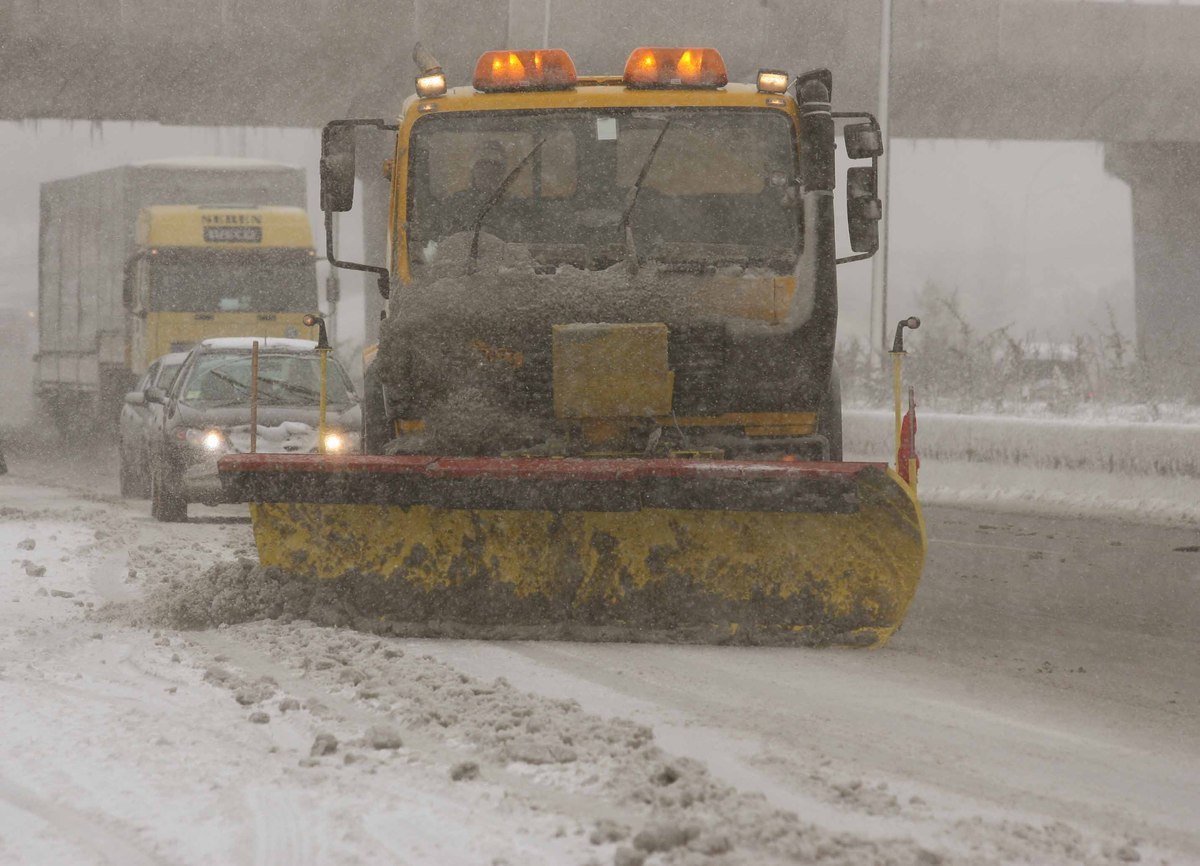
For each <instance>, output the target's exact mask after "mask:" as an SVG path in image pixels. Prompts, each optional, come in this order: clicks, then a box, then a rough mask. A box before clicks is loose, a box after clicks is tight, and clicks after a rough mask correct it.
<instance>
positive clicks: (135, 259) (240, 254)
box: [124, 205, 317, 374]
mask: <svg viewBox="0 0 1200 866" xmlns="http://www.w3.org/2000/svg"><path fill="white" fill-rule="evenodd" d="M314 261H315V252H314V249H313V238H312V229H311V227H310V225H309V221H308V215H307V214H306V213H305V212H304V211H303V210H302V209H301V208H298V207H280V206H273V205H264V206H247V207H218V206H206V205H156V206H152V207H148V208H143V209H142V211H141V213H140V214H139V216H138V223H137V247H136V252H135V253H134V255H133V256H132V257H131V259H130V260H129V263H128V265H127V267H126V275H125V282H124V303H125V306H126V308H127V309H128V310H129V313H130V321H129V330H128V334H129V370H130V371H131V372H132V373H134V374H141V373H144V372H145V371H146V368H147V367H148V366H149V364H150V362H151V361H153V360H154V359H155V358H157V357H159V356H160V355H165V354H167V353H168V352H182V351H186V350H187V349H189V348H191V347H192V346H194V345H195V344H196V343H198V342H200V341H201V340H203V339H205V338H207V337H217V336H220V337H249V336H267V337H297V336H300V334H301V329H303V328H304V323H303V319H304V315H305V313H307V312H311V311H312V310H313V309H315V308H316V306H317V282H316V273H315V265H314Z"/></svg>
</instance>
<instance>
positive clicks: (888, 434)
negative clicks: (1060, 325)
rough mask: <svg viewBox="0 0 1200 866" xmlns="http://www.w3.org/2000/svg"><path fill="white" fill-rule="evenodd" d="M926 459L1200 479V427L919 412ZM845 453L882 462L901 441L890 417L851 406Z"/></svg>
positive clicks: (845, 426)
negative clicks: (879, 459) (897, 441)
mask: <svg viewBox="0 0 1200 866" xmlns="http://www.w3.org/2000/svg"><path fill="white" fill-rule="evenodd" d="M917 420H918V426H917V452H918V453H919V454H920V455H921V457H922V459H935V460H937V459H940V460H966V461H971V462H986V463H1005V464H1014V465H1019V466H1029V467H1037V468H1044V469H1076V470H1078V469H1084V470H1094V471H1100V472H1110V473H1124V474H1130V475H1158V476H1162V475H1168V476H1170V475H1184V476H1189V477H1193V478H1196V477H1200V425H1193V424H1174V423H1171V424H1166V423H1157V424H1154V423H1149V424H1148V423H1139V422H1133V421H1125V422H1121V421H1112V420H1099V419H1061V418H1059V419H1051V418H1012V417H1005V416H998V415H952V414H945V413H940V412H922V411H921V410H920V409H919V408H918V410H917ZM843 429H844V436H845V440H844V441H845V448H846V450H847V451H848V452H854V453H856V454H869V455H874V456H875V457H876V458H884V457H887V456H889V455H891V453H892V450H893V448H894V447H895V445H894V440H895V435H896V434H895V416H894V415H893V414H892V413H891V412H885V411H879V410H865V409H848V410H846V411H845V413H844V424H843Z"/></svg>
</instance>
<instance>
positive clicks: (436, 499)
mask: <svg viewBox="0 0 1200 866" xmlns="http://www.w3.org/2000/svg"><path fill="white" fill-rule="evenodd" d="M220 473H221V481H222V485H223V486H224V489H225V493H226V495H227V497H228V498H229V499H230V500H231V501H239V502H249V503H250V513H251V518H252V521H253V524H254V535H255V540H256V543H257V546H258V552H259V558H260V561H261V563H262V564H263V565H266V566H276V567H279V568H281V569H283V570H285V571H288V572H291V573H294V574H296V575H299V576H303V577H305V578H321V579H327V580H333V581H336V582H337V592H338V596H339V598H341V599H343V600H344V601H345V602H346V603H347V605H348V607H349V608H350V609H352V610H355V611H357V612H358V613H359V614H361V615H365V616H367V617H369V618H372V619H375V620H377V621H379V622H380V623H381V624H383V623H386V624H388V627H390V629H391V630H392V631H394V632H396V633H401V634H411V635H455V636H464V637H485V638H498V637H509V638H565V639H582V640H646V641H693V642H727V641H738V642H748V643H801V644H824V643H845V644H855V645H867V646H878V645H880V644H882V643H883V642H884V641H886V640H887V639H888V638H889V637H890V636H891V634H892V632H894V631H895V629H896V628H897V627H898V626H899V625H900V623H901V621H902V620H903V618H904V614H905V611H906V610H907V608H908V604H909V602H910V601H911V599H912V596H913V593H914V592H915V591H916V586H917V581H918V579H919V578H920V574H921V569H922V566H923V564H924V559H925V528H924V522H923V520H922V517H921V512H920V508H919V506H918V504H917V501H916V498H915V496H914V495H913V493H912V491H911V490H910V488H909V487H908V486H907V485H905V484H904V483H903V482H902V481H901V480H900V479H899V477H898V476H896V474H895V473H894V472H892V471H891V470H890V469H889V468H888V467H887V466H885V465H884V464H879V463H786V462H737V461H706V460H682V459H587V460H584V459H549V458H547V459H542V458H516V459H507V458H467V457H457V458H433V457H367V456H340V457H334V456H320V455H268V454H239V455H230V456H227V457H224V458H222V459H221V462H220Z"/></svg>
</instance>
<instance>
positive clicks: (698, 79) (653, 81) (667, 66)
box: [624, 48, 729, 87]
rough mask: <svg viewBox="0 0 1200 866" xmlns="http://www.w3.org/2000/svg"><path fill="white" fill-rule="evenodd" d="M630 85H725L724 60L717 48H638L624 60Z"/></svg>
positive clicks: (627, 80)
mask: <svg viewBox="0 0 1200 866" xmlns="http://www.w3.org/2000/svg"><path fill="white" fill-rule="evenodd" d="M624 78H625V84H626V85H627V86H629V87H724V86H725V85H726V84H728V83H729V73H728V72H726V71H725V60H724V59H723V58H722V57H721V53H720V52H719V51H717V49H715V48H635V49H634V51H633V53H632V54H630V55H629V60H627V61H626V62H625V76H624Z"/></svg>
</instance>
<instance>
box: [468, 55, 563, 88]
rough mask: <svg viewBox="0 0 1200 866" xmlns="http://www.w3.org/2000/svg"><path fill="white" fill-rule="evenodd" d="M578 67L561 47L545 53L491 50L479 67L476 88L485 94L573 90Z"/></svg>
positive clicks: (478, 64) (480, 60) (477, 64)
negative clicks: (516, 91)
mask: <svg viewBox="0 0 1200 866" xmlns="http://www.w3.org/2000/svg"><path fill="white" fill-rule="evenodd" d="M575 81H576V76H575V64H574V63H572V62H571V57H570V55H568V54H567V52H565V51H563V50H562V49H561V48H545V49H542V50H541V51H489V52H487V53H486V54H484V55H483V56H482V57H480V58H479V62H478V63H476V64H475V79H474V82H473V83H474V85H475V89H476V90H481V91H483V92H484V93H499V92H504V91H513V90H569V89H570V88H572V87H574V86H575Z"/></svg>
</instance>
